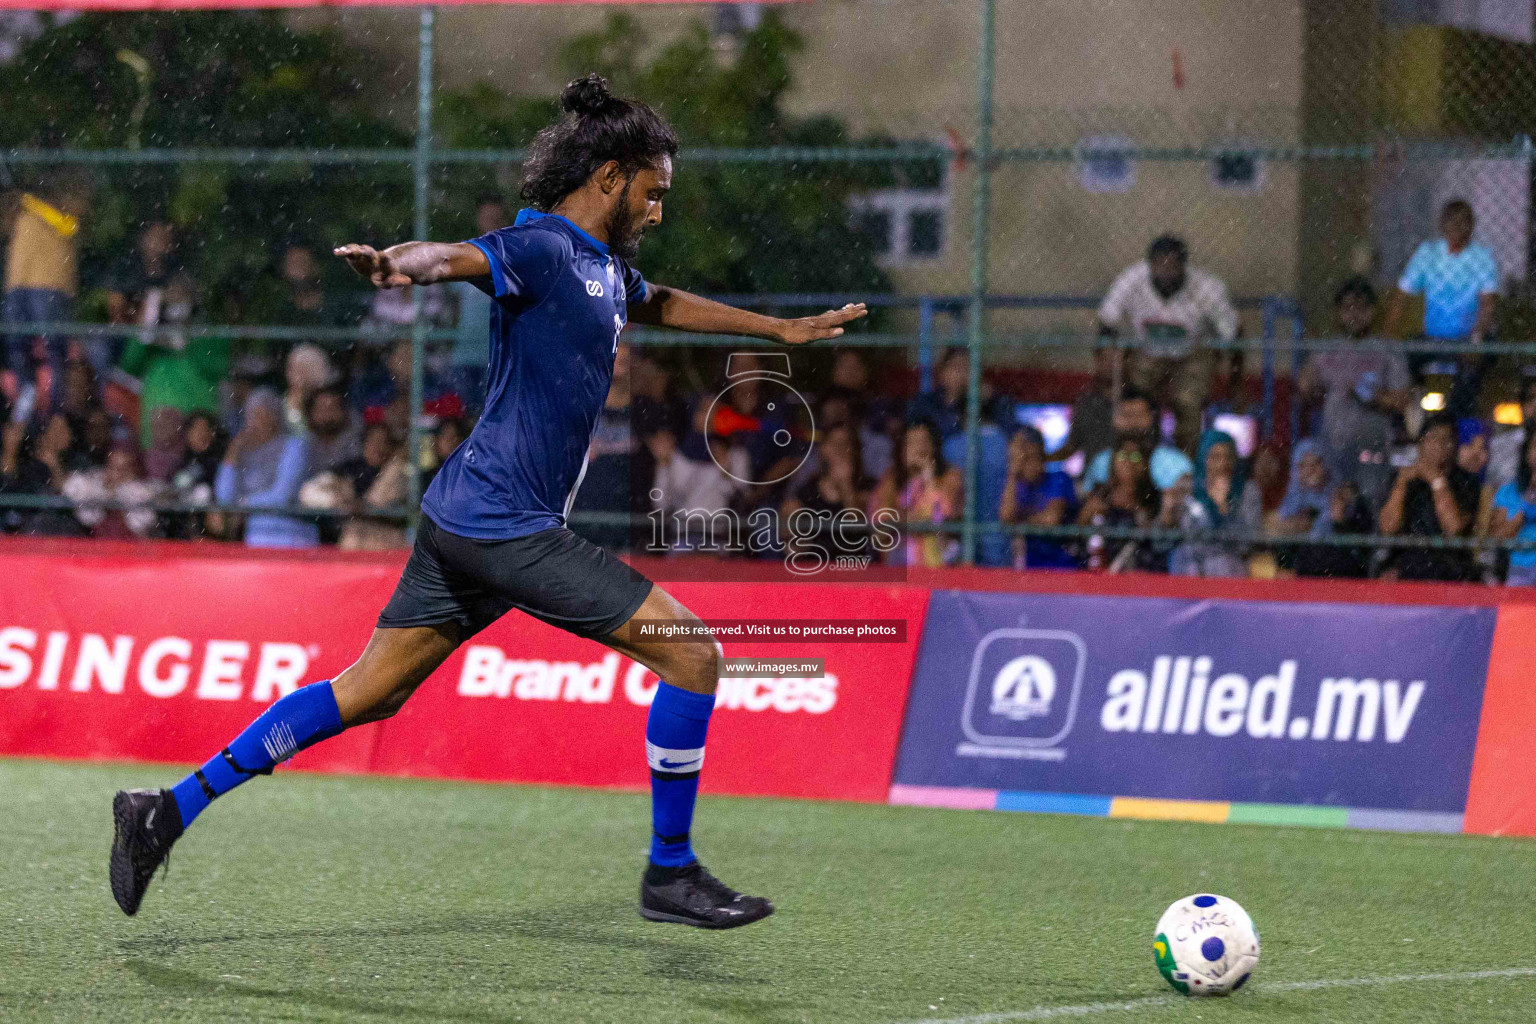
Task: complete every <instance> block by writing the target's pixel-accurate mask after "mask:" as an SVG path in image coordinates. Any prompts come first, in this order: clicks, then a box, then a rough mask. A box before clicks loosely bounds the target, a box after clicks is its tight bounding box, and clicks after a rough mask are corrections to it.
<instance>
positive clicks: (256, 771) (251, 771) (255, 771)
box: [220, 747, 272, 775]
mask: <svg viewBox="0 0 1536 1024" xmlns="http://www.w3.org/2000/svg"><path fill="white" fill-rule="evenodd" d="M220 753H221V754H223V755H224V760H226V761H228V762H229V766H230V767H231V768H233V769H234V770H235V771H237V772H239V773H240V774H241V775H271V774H272V769H271V768H242V767H240V762H239V761H236V760H235V755H234V754H231V753H230V752H229V748H228V747H225V748H224V749H223V750H222V751H220Z"/></svg>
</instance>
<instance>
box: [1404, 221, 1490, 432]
mask: <svg viewBox="0 0 1536 1024" xmlns="http://www.w3.org/2000/svg"><path fill="white" fill-rule="evenodd" d="M1476 227H1477V218H1476V216H1475V215H1474V214H1473V212H1472V204H1470V203H1468V202H1467V201H1466V200H1465V199H1453V200H1451V201H1450V202H1449V203H1446V204H1445V208H1444V209H1443V210H1441V212H1440V236H1441V237H1439V238H1435V239H1431V240H1429V241H1426V242H1424V243H1423V244H1421V245H1420V246H1419V247H1418V249H1417V250H1416V251H1415V252H1414V254H1413V258H1412V259H1410V260H1409V261H1408V266H1407V267H1406V268H1405V269H1404V270H1403V276H1402V279H1401V280H1400V281H1398V283H1397V289H1398V290H1397V293H1396V294H1395V295H1393V296H1392V308H1391V311H1390V313H1389V314H1388V317H1387V331H1388V333H1389V334H1395V333H1396V329H1397V328H1398V327H1399V326H1400V325H1401V323H1402V315H1403V304H1404V297H1405V296H1407V295H1423V296H1424V330H1423V337H1426V338H1430V339H1433V340H1437V341H1449V342H1466V343H1470V344H1473V345H1476V344H1479V343H1480V342H1482V341H1484V340H1486V339H1488V338H1489V337H1490V336H1491V335H1492V333H1493V326H1494V311H1495V302H1496V301H1497V299H1498V295H1499V284H1500V281H1499V264H1498V261H1497V260H1495V259H1494V257H1493V253H1492V252H1491V251H1490V250H1489V249H1488V247H1487V246H1485V245H1479V244H1477V243H1475V242H1473V241H1472V233H1473V231H1474V230H1475V229H1476ZM1437 358H1438V359H1446V358H1448V357H1447V356H1444V355H1439V354H1436V355H1419V356H1416V357H1414V358H1412V359H1411V360H1410V361H1411V362H1412V363H1413V364H1414V366H1413V369H1414V373H1415V375H1416V376H1417V375H1421V374H1422V373H1423V372H1424V366H1425V364H1427V363H1429V362H1431V361H1433V360H1435V359H1437ZM1487 361H1488V360H1487V359H1486V357H1483V356H1463V357H1462V359H1461V369H1460V371H1459V372H1458V373H1457V374H1456V385H1455V387H1454V388H1452V391H1451V397H1450V399H1449V401H1448V402H1447V411H1449V412H1454V413H1456V414H1457V415H1458V416H1464V415H1469V414H1470V413H1471V412H1472V406H1473V405H1474V404H1475V403H1476V401H1477V392H1478V390H1479V388H1480V387H1481V385H1482V378H1483V373H1484V372H1485V371H1486V369H1487V365H1486V364H1487Z"/></svg>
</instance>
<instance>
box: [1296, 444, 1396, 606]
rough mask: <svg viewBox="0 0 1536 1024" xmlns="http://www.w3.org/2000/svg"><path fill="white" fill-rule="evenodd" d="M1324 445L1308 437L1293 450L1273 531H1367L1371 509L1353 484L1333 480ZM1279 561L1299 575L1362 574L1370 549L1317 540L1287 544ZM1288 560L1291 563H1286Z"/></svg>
mask: <svg viewBox="0 0 1536 1024" xmlns="http://www.w3.org/2000/svg"><path fill="white" fill-rule="evenodd" d="M1330 477H1331V474H1330V473H1329V470H1328V462H1327V459H1326V458H1325V457H1324V452H1323V447H1322V445H1321V444H1320V443H1319V442H1317V441H1315V440H1313V439H1311V438H1307V439H1306V440H1302V441H1298V442H1296V447H1295V448H1293V449H1292V450H1291V479H1290V483H1289V484H1288V485H1287V487H1286V489H1285V497H1284V499H1283V500H1282V501H1281V502H1280V508H1279V511H1277V512H1276V513H1275V518H1276V522H1275V532H1276V533H1278V534H1280V535H1281V536H1285V537H1301V536H1306V537H1314V538H1318V539H1322V538H1326V537H1332V536H1333V535H1334V534H1336V533H1370V532H1371V531H1372V529H1373V528H1374V525H1375V524H1374V523H1372V521H1371V513H1370V510H1369V509H1367V508H1366V507H1365V501H1364V500H1363V499H1362V498H1361V496H1360V490H1359V488H1357V487H1356V486H1355V485H1354V484H1351V483H1348V482H1345V483H1341V484H1337V485H1336V484H1334V483H1333V482H1332V480H1331V479H1330ZM1287 554H1289V557H1282V559H1281V564H1282V566H1284V567H1286V568H1292V569H1294V570H1295V571H1296V575H1298V576H1337V577H1353V578H1363V577H1365V576H1366V575H1367V574H1368V573H1369V570H1370V550H1369V549H1367V548H1358V547H1347V548H1346V547H1338V546H1336V545H1328V544H1318V545H1302V546H1298V547H1294V548H1286V549H1285V550H1284V551H1283V552H1282V556H1285V555H1287ZM1287 563H1289V564H1287Z"/></svg>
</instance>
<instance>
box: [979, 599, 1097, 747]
mask: <svg viewBox="0 0 1536 1024" xmlns="http://www.w3.org/2000/svg"><path fill="white" fill-rule="evenodd" d="M1087 662H1088V649H1087V646H1086V645H1085V644H1084V643H1083V640H1082V637H1080V636H1078V635H1077V634H1076V633H1071V632H1067V631H1066V630H1059V629H1026V628H1024V627H1017V628H1008V629H994V630H993V631H992V632H990V633H988V634H987V635H986V636H984V637H982V638H981V640H980V642H979V643H977V645H976V652H975V654H974V655H972V657H971V672H970V679H969V681H968V683H967V685H966V693H965V705H964V708H963V710H962V711H961V713H960V729H961V732H962V733H963V734H964V736H965V742H963V743H961V744H960V745H959V746H958V748H957V749H956V752H957V753H959V754H961V755H963V756H968V757H1007V758H1030V759H1034V760H1042V761H1059V760H1062V759H1063V758H1065V757H1066V751H1065V750H1064V749H1063V748H1062V746H1061V744H1062V741H1063V740H1065V739H1066V738H1067V735H1068V734H1069V733H1070V732H1071V731H1072V726H1073V725H1074V723H1075V722H1076V720H1077V708H1078V703H1079V702H1080V700H1081V698H1082V691H1083V673H1084V671H1085V669H1086V668H1087Z"/></svg>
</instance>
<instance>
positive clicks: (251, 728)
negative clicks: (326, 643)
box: [171, 679, 342, 828]
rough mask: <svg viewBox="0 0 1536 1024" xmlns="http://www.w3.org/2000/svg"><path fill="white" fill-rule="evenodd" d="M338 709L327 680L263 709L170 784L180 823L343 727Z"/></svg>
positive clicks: (184, 824)
mask: <svg viewBox="0 0 1536 1024" xmlns="http://www.w3.org/2000/svg"><path fill="white" fill-rule="evenodd" d="M341 730H342V724H341V710H340V709H339V708H337V707H336V695H335V694H333V693H332V692H331V681H330V680H329V679H326V680H322V681H321V682H318V683H311V684H309V685H308V686H302V687H300V688H299V689H297V690H294V691H293V692H292V693H290V694H289V695H288V696H286V697H284V698H283V699H282V700H280V701H278V702H277V703H275V704H273V705H272V706H271V707H269V708H267V710H265V711H263V712H262V713H261V716H260V717H259V718H257V719H256V721H254V722H252V723H251V724H250V725H248V726H246V727H245V731H244V732H242V733H241V734H240V735H239V736H236V737H235V739H234V741H233V742H232V743H230V745H229V746H227V747H225V748H224V749H223V750H222V751H220V752H219V753H218V754H217V755H215V756H214V757H212V758H210V759H209V760H208V763H207V764H205V765H203V766H202V767H201V768H199V769H198V770H197V771H195V772H193V773H192V774H191V775H188V776H187V777H186V778H184V779H182V780H181V781H180V782H178V783H176V785H175V786H174V787H173V788H172V789H171V793H172V794H173V795H174V796H175V797H176V806H177V808H178V809H179V810H180V811H181V825H182V827H183V828H185V827H187V826H188V825H190V824H192V819H194V818H196V817H197V816H198V815H199V814H201V813H202V812H203V808H205V807H207V806H208V805H209V804H210V803H212V802H213V799H214V798H215V797H220V796H223V795H224V794H225V793H228V792H229V791H230V790H232V789H234V788H235V787H236V786H238V785H240V783H242V782H245V781H247V780H249V779H252V778H254V777H256V776H257V775H266V774H268V773H270V772H271V771H272V768H273V767H274V766H275V765H277V764H279V763H280V762H283V761H286V760H288V759H289V758H290V757H292V756H293V755H294V754H297V753H298V752H299V751H301V750H304V749H305V748H307V747H312V746H314V745H315V744H316V743H319V742H320V741H321V740H325V739H330V738H331V737H332V736H335V735H336V734H337V733H339V732H341Z"/></svg>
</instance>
